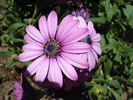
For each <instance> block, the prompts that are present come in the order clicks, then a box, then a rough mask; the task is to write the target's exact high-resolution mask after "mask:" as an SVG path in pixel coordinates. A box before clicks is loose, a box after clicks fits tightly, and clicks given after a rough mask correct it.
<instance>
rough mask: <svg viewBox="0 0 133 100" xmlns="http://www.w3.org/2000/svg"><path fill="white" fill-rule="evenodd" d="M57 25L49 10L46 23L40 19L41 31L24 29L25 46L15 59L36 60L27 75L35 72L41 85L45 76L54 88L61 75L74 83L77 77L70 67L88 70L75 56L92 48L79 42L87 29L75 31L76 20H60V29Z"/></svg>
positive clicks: (61, 80)
mask: <svg viewBox="0 0 133 100" xmlns="http://www.w3.org/2000/svg"><path fill="white" fill-rule="evenodd" d="M57 24H58V17H57V14H56V12H55V11H51V13H50V14H49V15H48V19H47V20H46V17H45V16H41V18H40V19H39V29H40V31H39V30H38V29H36V28H35V27H34V26H31V25H29V26H27V27H26V31H27V34H26V35H25V36H24V39H25V41H26V42H27V43H28V44H26V45H24V46H23V48H22V49H23V50H24V52H23V53H22V54H20V55H19V57H18V59H19V61H22V62H25V61H30V60H33V59H35V58H37V59H35V60H34V61H33V62H32V63H31V64H30V65H29V66H28V68H27V69H26V74H27V75H28V76H31V75H33V74H35V73H36V76H35V81H36V82H43V81H44V80H45V78H46V77H47V78H48V80H49V81H50V82H53V83H54V84H55V85H56V86H57V87H62V85H63V77H62V76H63V75H62V72H63V73H64V74H65V75H66V76H67V77H68V78H70V79H71V80H73V81H75V80H77V79H78V75H77V73H76V71H75V68H74V67H73V66H76V67H78V68H82V69H86V68H88V67H89V64H88V63H87V61H86V60H84V59H83V58H82V57H79V56H78V55H77V53H86V52H88V51H89V50H90V49H91V46H90V45H89V44H87V43H83V42H79V40H81V39H82V38H84V37H85V36H86V35H87V34H88V29H87V28H80V29H79V28H77V27H78V25H79V21H78V20H76V19H75V20H74V19H73V16H72V15H67V16H66V17H65V18H63V20H62V21H61V23H60V25H59V26H58V25H57ZM77 41H78V42H77Z"/></svg>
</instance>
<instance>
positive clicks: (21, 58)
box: [18, 51, 44, 62]
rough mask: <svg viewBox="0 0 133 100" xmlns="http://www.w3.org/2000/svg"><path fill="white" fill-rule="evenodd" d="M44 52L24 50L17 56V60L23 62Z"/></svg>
mask: <svg viewBox="0 0 133 100" xmlns="http://www.w3.org/2000/svg"><path fill="white" fill-rule="evenodd" d="M43 53H44V51H26V52H23V53H21V54H20V55H19V56H18V60H19V61H22V62H25V61H30V60H32V59H35V58H37V57H38V56H40V55H42V54H43Z"/></svg>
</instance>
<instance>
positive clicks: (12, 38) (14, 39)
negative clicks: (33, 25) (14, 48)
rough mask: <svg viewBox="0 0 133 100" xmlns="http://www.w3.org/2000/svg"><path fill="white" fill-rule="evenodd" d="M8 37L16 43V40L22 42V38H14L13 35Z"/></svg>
mask: <svg viewBox="0 0 133 100" xmlns="http://www.w3.org/2000/svg"><path fill="white" fill-rule="evenodd" d="M10 38H11V40H12V42H13V43H17V42H23V43H24V40H23V39H19V38H15V37H13V35H10Z"/></svg>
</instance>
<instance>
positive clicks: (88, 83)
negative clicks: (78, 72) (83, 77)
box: [85, 82, 94, 87]
mask: <svg viewBox="0 0 133 100" xmlns="http://www.w3.org/2000/svg"><path fill="white" fill-rule="evenodd" d="M93 85H94V83H92V82H85V86H87V87H89V86H93Z"/></svg>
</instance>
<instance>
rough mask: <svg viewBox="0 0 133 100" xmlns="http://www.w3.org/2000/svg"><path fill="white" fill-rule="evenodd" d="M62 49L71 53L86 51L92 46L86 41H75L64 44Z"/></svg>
mask: <svg viewBox="0 0 133 100" xmlns="http://www.w3.org/2000/svg"><path fill="white" fill-rule="evenodd" d="M61 50H62V51H64V52H69V53H86V52H88V51H90V50H91V46H90V45H89V44H87V43H84V42H75V43H71V44H68V45H65V46H63V47H62V48H61Z"/></svg>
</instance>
